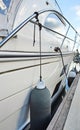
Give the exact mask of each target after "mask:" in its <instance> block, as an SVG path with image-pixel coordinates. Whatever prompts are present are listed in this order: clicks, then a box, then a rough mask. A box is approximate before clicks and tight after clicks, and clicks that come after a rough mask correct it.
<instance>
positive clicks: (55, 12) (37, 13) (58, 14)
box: [0, 10, 80, 48]
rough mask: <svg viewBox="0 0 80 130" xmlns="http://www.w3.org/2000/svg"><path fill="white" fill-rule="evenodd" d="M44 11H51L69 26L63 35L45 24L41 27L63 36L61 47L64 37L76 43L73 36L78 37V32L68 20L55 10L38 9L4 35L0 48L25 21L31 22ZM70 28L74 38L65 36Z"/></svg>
mask: <svg viewBox="0 0 80 130" xmlns="http://www.w3.org/2000/svg"><path fill="white" fill-rule="evenodd" d="M46 12H51V13H53V14H55V15H56V16H57V17H58V18H59V19H60V21H61V22H62V23H63V24H65V22H66V23H67V24H68V25H69V27H68V29H67V31H66V34H65V35H63V34H61V33H59V32H57V31H54V30H52V29H50V28H48V27H46V26H44V25H42V27H43V28H45V29H47V30H49V31H52V32H54V33H56V34H58V35H60V36H62V37H63V40H62V44H61V47H62V45H63V43H64V41H65V39H66V38H67V39H69V40H70V41H73V42H74V46H75V44H76V40H75V38H76V37H77V36H79V37H80V35H79V33H78V32H77V31H76V30H75V28H74V27H73V26H72V25H71V24H70V22H69V21H68V20H67V19H66V18H65V17H64V16H63V15H62V14H60V13H59V12H58V11H56V10H41V11H39V12H34V13H33V14H32V15H31V16H30V17H28V18H27V19H26V20H24V21H23V22H22V23H21V24H20V25H19V26H17V27H16V28H15V29H14V30H13V31H12V32H11V33H10V34H9V35H8V36H7V37H5V38H4V39H3V40H2V41H1V42H0V48H1V47H2V46H3V45H4V44H5V43H6V42H7V41H8V40H9V39H11V38H12V37H13V36H14V35H15V34H16V33H17V32H18V31H19V30H21V29H22V28H23V27H24V26H25V25H26V24H27V23H29V22H33V21H32V19H34V18H36V17H38V16H39V15H40V14H43V13H46ZM33 23H35V22H33ZM36 24H37V23H36ZM70 28H72V29H73V31H74V32H75V37H74V40H73V39H71V38H70V37H68V36H67V34H68V32H69V30H70ZM76 35H77V36H76Z"/></svg>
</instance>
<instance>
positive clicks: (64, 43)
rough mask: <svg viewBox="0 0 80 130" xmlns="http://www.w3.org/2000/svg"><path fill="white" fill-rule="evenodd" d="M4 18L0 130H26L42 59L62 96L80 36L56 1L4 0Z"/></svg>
mask: <svg viewBox="0 0 80 130" xmlns="http://www.w3.org/2000/svg"><path fill="white" fill-rule="evenodd" d="M0 19H1V20H0V130H5V129H7V130H22V129H23V128H24V127H25V126H26V125H27V124H28V123H29V122H30V109H29V98H30V93H31V91H32V89H33V88H34V87H35V86H36V84H37V82H38V81H39V77H40V64H41V70H42V79H43V81H44V82H45V84H46V86H47V87H48V89H49V91H50V94H51V97H54V96H55V95H56V96H57V95H58V93H59V92H60V91H61V90H62V88H63V87H64V85H65V79H66V74H67V73H68V70H69V66H70V63H71V61H72V60H73V57H74V51H75V50H76V48H77V44H78V42H79V37H80V36H79V34H78V32H77V31H76V30H75V29H74V27H73V26H72V25H71V24H70V22H69V21H68V20H67V19H66V18H65V17H64V16H63V14H62V12H61V10H60V7H59V5H58V3H57V2H56V0H41V1H40V0H17V1H15V0H7V1H5V0H4V1H3V0H1V1H0ZM40 45H41V50H40ZM55 48H57V52H56V51H55V50H56V49H55ZM40 59H41V62H40ZM60 83H61V84H62V85H61V87H58V86H59V85H60ZM53 100H54V99H53Z"/></svg>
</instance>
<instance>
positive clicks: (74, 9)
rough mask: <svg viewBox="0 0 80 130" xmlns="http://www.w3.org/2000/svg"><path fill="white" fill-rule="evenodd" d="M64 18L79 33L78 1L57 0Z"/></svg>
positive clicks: (79, 4) (79, 6) (79, 9)
mask: <svg viewBox="0 0 80 130" xmlns="http://www.w3.org/2000/svg"><path fill="white" fill-rule="evenodd" d="M57 2H58V4H59V5H60V7H61V9H62V12H63V14H64V16H65V17H66V18H67V19H68V21H69V22H70V23H71V24H72V25H73V26H74V27H75V28H76V29H77V31H78V32H80V0H57Z"/></svg>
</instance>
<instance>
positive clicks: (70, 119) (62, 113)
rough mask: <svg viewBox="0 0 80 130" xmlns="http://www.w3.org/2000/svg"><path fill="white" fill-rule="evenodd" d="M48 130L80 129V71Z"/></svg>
mask: <svg viewBox="0 0 80 130" xmlns="http://www.w3.org/2000/svg"><path fill="white" fill-rule="evenodd" d="M46 130H80V73H78V74H77V75H76V77H75V79H74V81H73V83H72V84H71V87H70V89H69V90H68V92H67V94H66V96H65V97H64V99H63V101H62V103H61V104H60V106H59V108H58V110H57V111H56V113H55V115H54V117H53V118H52V120H51V122H50V123H49V125H48V127H47V129H46Z"/></svg>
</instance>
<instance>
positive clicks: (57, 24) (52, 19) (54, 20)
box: [44, 13, 65, 34]
mask: <svg viewBox="0 0 80 130" xmlns="http://www.w3.org/2000/svg"><path fill="white" fill-rule="evenodd" d="M44 26H46V27H48V28H50V29H52V30H54V31H56V32H59V33H63V34H64V33H65V26H64V24H63V23H62V22H61V21H60V19H59V18H58V17H57V16H56V15H55V14H52V13H51V14H49V15H48V16H47V17H46V20H45V22H44ZM47 31H49V30H47ZM50 32H51V31H50Z"/></svg>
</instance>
